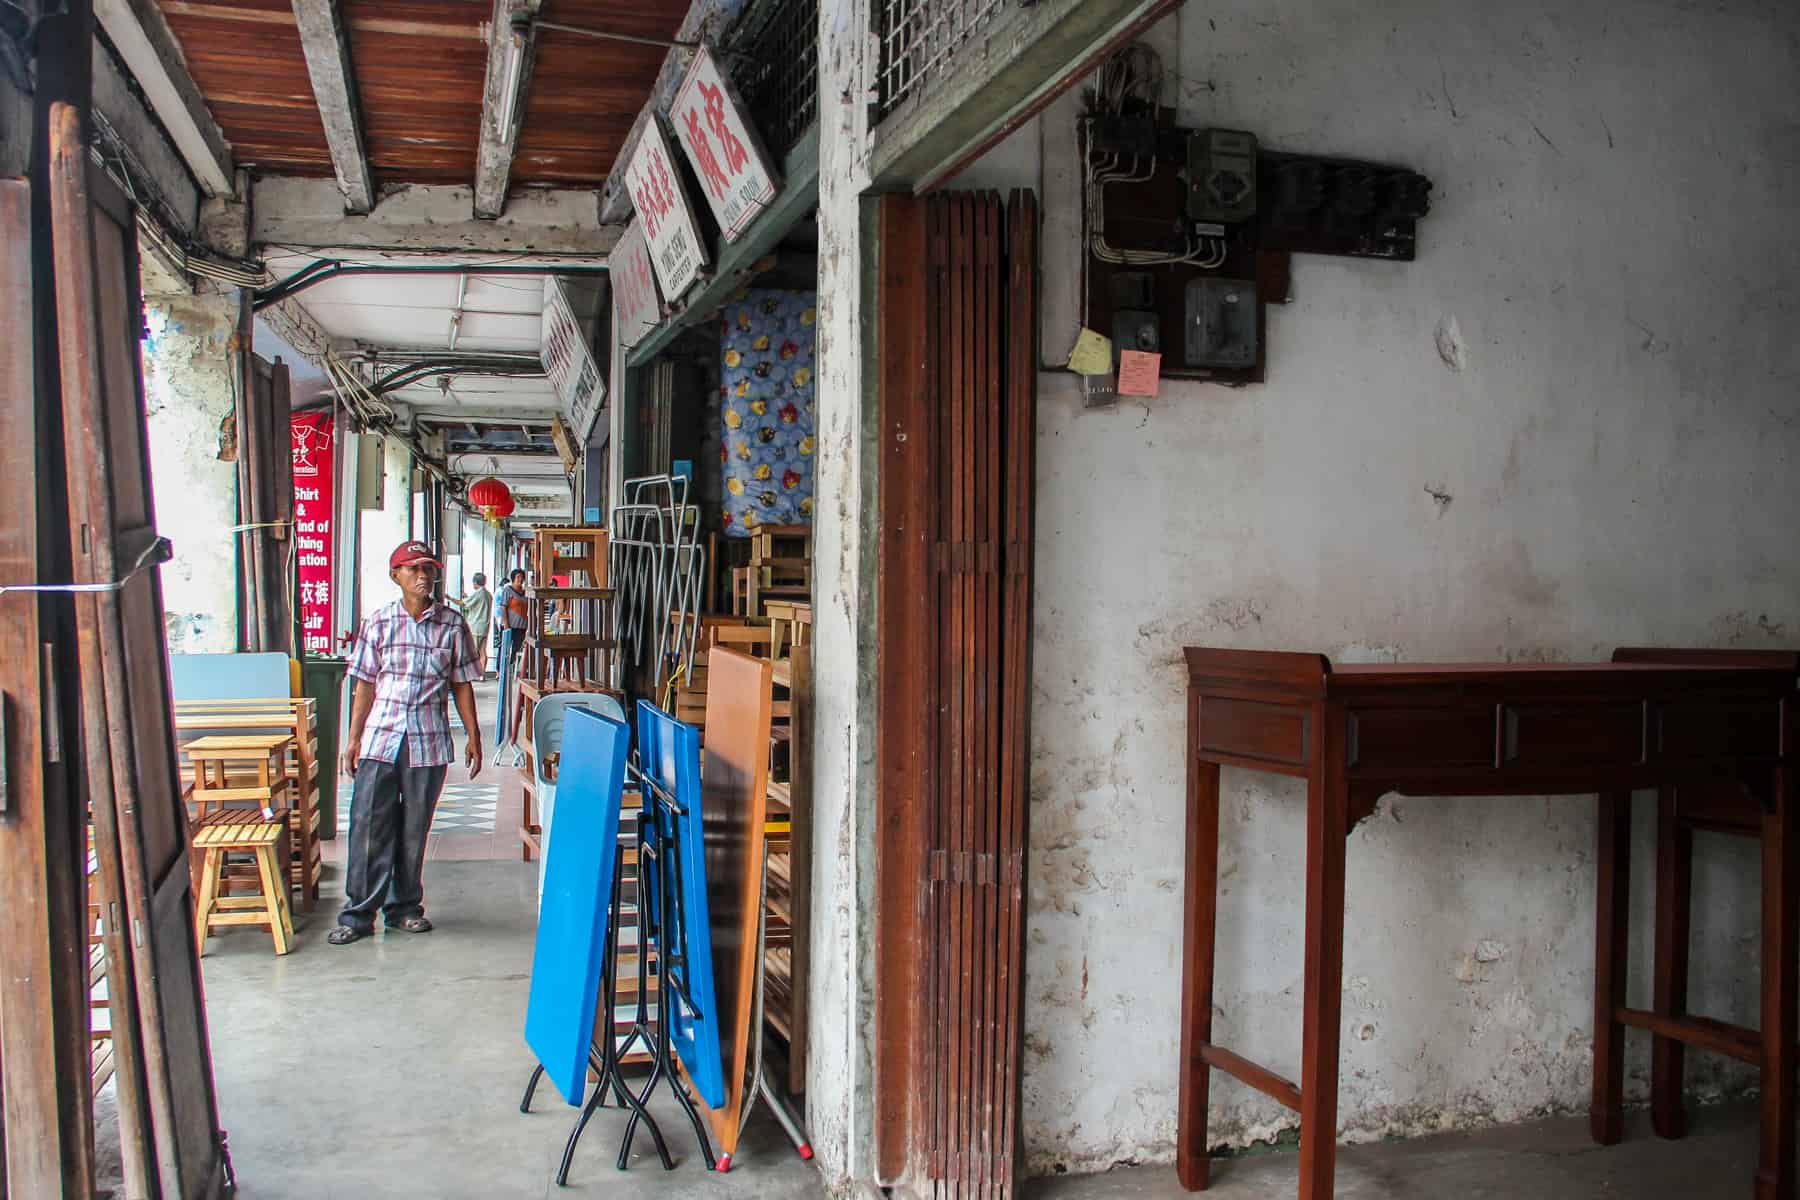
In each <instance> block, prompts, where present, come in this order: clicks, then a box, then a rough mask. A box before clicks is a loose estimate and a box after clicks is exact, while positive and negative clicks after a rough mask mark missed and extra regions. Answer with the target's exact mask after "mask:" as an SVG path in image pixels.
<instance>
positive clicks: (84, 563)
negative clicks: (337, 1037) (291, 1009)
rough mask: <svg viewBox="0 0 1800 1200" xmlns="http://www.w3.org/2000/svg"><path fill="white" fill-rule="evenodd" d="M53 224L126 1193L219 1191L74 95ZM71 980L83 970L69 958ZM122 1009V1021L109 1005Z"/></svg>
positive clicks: (154, 597) (126, 372) (155, 647)
mask: <svg viewBox="0 0 1800 1200" xmlns="http://www.w3.org/2000/svg"><path fill="white" fill-rule="evenodd" d="M50 134H51V177H50V188H51V229H52V236H53V253H54V256H55V263H56V320H57V340H58V343H59V350H60V358H61V368H62V398H63V412H62V416H63V426H64V429H65V431H66V437H65V439H64V441H65V449H66V455H67V467H68V486H69V523H70V535H69V536H70V540H71V545H72V551H73V558H74V576H75V579H74V582H75V584H76V586H77V588H86V589H90V590H86V591H81V592H79V593H78V594H77V596H76V628H77V635H78V641H79V645H80V658H81V680H80V684H81V702H82V703H81V716H82V725H83V740H84V743H85V747H84V748H75V747H71V748H70V749H71V752H79V753H83V754H84V755H85V760H84V761H85V766H86V774H87V785H88V800H89V803H90V804H91V806H92V809H93V817H94V841H95V849H96V852H97V855H98V858H99V860H100V876H101V881H102V882H101V895H102V897H103V898H104V899H106V900H107V901H108V903H107V906H106V907H107V910H108V911H107V912H105V913H104V914H103V916H104V925H105V930H106V934H107V941H106V946H107V952H108V956H109V958H110V960H111V961H110V976H109V978H110V979H111V981H112V986H113V987H114V988H115V989H118V990H119V991H120V992H123V993H125V994H124V995H122V996H120V997H119V1000H120V1001H122V1002H123V1003H122V1005H121V1004H115V1006H114V1024H113V1028H114V1037H115V1049H116V1050H117V1051H118V1059H119V1061H118V1073H117V1075H116V1076H115V1078H116V1079H117V1080H118V1081H119V1094H120V1117H121V1126H122V1130H123V1140H124V1142H125V1166H126V1170H127V1172H128V1174H132V1175H134V1176H135V1178H132V1179H128V1180H127V1191H128V1192H129V1193H131V1194H141V1195H143V1196H145V1197H147V1198H149V1200H158V1198H160V1200H200V1198H204V1197H213V1196H218V1195H220V1194H221V1192H222V1190H223V1186H224V1182H225V1174H226V1170H227V1167H226V1163H225V1157H224V1147H223V1142H222V1139H221V1137H220V1134H219V1127H218V1116H217V1107H216V1104H215V1102H214V1095H213V1079H212V1053H211V1049H210V1046H209V1043H208V1040H207V1031H206V1014H205V1007H204V1003H203V1000H202V996H201V989H200V965H199V959H198V957H197V956H196V954H195V945H194V923H193V899H192V896H191V893H190V885H189V877H188V863H187V858H188V834H187V812H186V807H185V805H184V804H183V802H182V799H181V791H180V788H179V786H178V782H177V773H176V761H175V737H174V730H173V727H172V724H171V722H172V719H173V718H172V715H171V704H170V693H169V679H168V653H167V649H166V646H165V644H164V626H163V604H162V587H161V584H160V582H159V580H158V577H157V573H156V571H155V570H154V567H155V565H156V564H157V563H158V562H161V561H163V560H164V559H166V558H167V556H168V544H167V543H166V542H165V541H164V540H163V539H162V538H160V537H158V536H157V533H156V528H155V514H154V513H153V511H152V508H151V502H150V460H149V451H148V445H147V440H146V436H145V427H144V396H143V380H142V377H141V369H140V361H139V357H138V333H139V330H140V329H141V328H142V323H143V317H142V303H141V300H140V298H139V295H138V263H137V251H136V245H137V241H136V239H137V233H136V225H135V222H134V218H133V215H132V212H131V208H130V205H129V204H128V203H127V202H126V200H125V198H124V197H123V196H122V195H121V194H120V193H119V191H118V189H117V188H116V187H114V186H113V185H112V183H111V181H110V180H109V179H107V178H106V177H105V176H104V175H102V174H100V173H99V172H98V171H95V170H92V169H91V168H90V164H89V158H88V153H87V147H86V145H85V144H84V143H83V141H82V137H81V121H80V114H79V112H78V110H76V109H74V108H72V107H69V106H67V105H58V106H56V107H55V109H54V110H53V112H52V119H51V127H50ZM84 978H85V973H84ZM122 1010H123V1012H124V1016H123V1019H121V1015H120V1014H121V1011H122Z"/></svg>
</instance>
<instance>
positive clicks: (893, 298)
mask: <svg viewBox="0 0 1800 1200" xmlns="http://www.w3.org/2000/svg"><path fill="white" fill-rule="evenodd" d="M1037 225H1038V217H1037V203H1036V198H1035V196H1033V194H1032V193H1030V192H1014V193H1013V194H1012V196H1011V198H1010V200H1009V202H1008V203H1007V204H1005V205H1004V206H1003V205H1002V203H1001V200H1000V197H999V196H998V195H996V194H994V193H991V192H988V193H967V194H956V193H952V194H946V195H940V196H934V197H932V198H931V199H930V200H926V201H920V200H916V199H913V198H910V197H884V198H883V201H882V211H881V224H880V255H881V265H880V272H879V281H880V282H879V287H880V303H879V305H878V308H877V311H879V312H880V313H881V320H882V327H881V343H880V355H881V420H880V427H881V429H882V433H883V439H884V441H883V446H882V449H881V489H880V490H881V504H882V539H881V543H880V550H879V554H880V572H879V575H880V582H879V584H878V593H879V596H878V602H879V605H880V626H881V632H880V641H881V666H880V680H881V685H880V686H881V694H880V701H879V704H880V722H879V732H878V742H879V745H878V749H877V757H878V763H879V765H878V773H879V785H878V788H879V796H878V830H877V834H876V839H877V867H876V870H877V884H876V888H877V904H878V913H877V921H876V928H877V935H876V936H877V950H876V955H877V966H876V972H877V974H876V1019H877V1041H876V1076H877V1097H876V1136H877V1158H878V1171H879V1172H880V1175H881V1178H882V1181H883V1182H887V1183H894V1184H896V1185H899V1186H901V1187H902V1188H904V1189H906V1190H908V1191H909V1192H910V1193H911V1194H914V1195H928V1196H934V1197H942V1198H945V1200H950V1198H958V1197H964V1196H977V1195H979V1196H982V1197H990V1196H991V1197H1002V1198H1004V1197H1008V1196H1011V1195H1012V1194H1013V1188H1014V1185H1015V1182H1016V1179H1017V1171H1018V1162H1017V1153H1016V1147H1017V1143H1018V1095H1019V1073H1018V1066H1019V1052H1020V1044H1021V1037H1020V1012H1021V1003H1020V999H1021V995H1022V985H1023V963H1024V936H1023V935H1024V920H1025V916H1024V880H1025V868H1024V852H1025V840H1026V839H1025V828H1026V809H1027V799H1028V797H1027V776H1028V771H1027V766H1028V760H1027V745H1028V743H1027V730H1026V721H1027V716H1028V705H1029V699H1030V687H1029V669H1030V597H1031V513H1032V488H1033V486H1034V477H1033V465H1032V464H1033V438H1034V436H1035V429H1034V426H1035V410H1036V379H1037V375H1036V358H1035V346H1036V341H1037V335H1036V311H1037ZM921 264H923V265H924V267H925V269H924V270H923V271H920V269H919V267H920V265H921Z"/></svg>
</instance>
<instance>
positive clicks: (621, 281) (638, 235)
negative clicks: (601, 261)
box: [606, 221, 662, 346]
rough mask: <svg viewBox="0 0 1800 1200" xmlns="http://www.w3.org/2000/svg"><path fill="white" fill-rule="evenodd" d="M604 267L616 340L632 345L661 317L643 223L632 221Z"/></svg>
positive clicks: (639, 340)
mask: <svg viewBox="0 0 1800 1200" xmlns="http://www.w3.org/2000/svg"><path fill="white" fill-rule="evenodd" d="M606 267H607V274H608V275H609V276H610V277H611V279H612V293H613V311H614V312H616V313H617V314H618V319H619V342H620V344H621V345H625V346H635V345H637V344H638V343H639V342H641V341H643V340H644V335H645V334H646V333H649V332H650V331H651V330H652V329H654V328H656V322H657V321H658V320H659V319H661V317H662V306H661V304H660V303H658V301H657V298H656V279H655V276H654V273H653V272H652V270H651V267H650V247H649V246H647V245H645V244H644V229H643V225H642V223H640V222H638V221H633V222H632V223H631V224H630V225H629V226H628V227H627V228H626V230H625V236H623V237H621V238H620V239H619V243H618V245H616V246H614V247H613V251H612V253H611V254H610V255H608V256H607V260H606Z"/></svg>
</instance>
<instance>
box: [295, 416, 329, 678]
mask: <svg viewBox="0 0 1800 1200" xmlns="http://www.w3.org/2000/svg"><path fill="white" fill-rule="evenodd" d="M293 432H294V551H295V575H296V578H297V580H298V583H299V587H300V640H301V644H302V645H303V646H304V647H305V650H306V653H308V654H330V653H331V586H332V585H331V575H332V565H333V562H334V560H335V558H336V551H335V549H334V546H335V540H334V539H333V537H332V528H331V527H332V519H333V514H334V512H335V511H336V509H335V504H336V496H335V492H334V487H333V480H334V478H335V476H334V473H333V463H334V461H335V457H336V452H337V443H336V441H335V434H334V430H333V423H332V416H331V414H330V413H297V414H295V416H294V418H293Z"/></svg>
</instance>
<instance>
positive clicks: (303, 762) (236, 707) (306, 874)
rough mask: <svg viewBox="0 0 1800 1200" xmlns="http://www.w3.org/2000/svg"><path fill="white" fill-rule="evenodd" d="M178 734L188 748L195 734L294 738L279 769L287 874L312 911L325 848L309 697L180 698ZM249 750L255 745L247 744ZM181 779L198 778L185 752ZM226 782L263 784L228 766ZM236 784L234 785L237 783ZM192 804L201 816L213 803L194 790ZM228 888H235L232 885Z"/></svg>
mask: <svg viewBox="0 0 1800 1200" xmlns="http://www.w3.org/2000/svg"><path fill="white" fill-rule="evenodd" d="M175 733H176V738H177V740H179V741H181V742H182V743H183V748H184V750H185V748H186V746H187V745H188V744H190V743H191V742H192V741H193V740H194V739H195V738H197V737H201V736H206V737H212V738H217V737H230V736H240V737H244V738H256V737H259V736H273V735H280V734H286V735H287V736H288V737H289V739H290V741H289V742H288V744H287V745H286V747H285V749H284V756H283V758H282V761H281V764H280V766H281V772H282V775H283V776H284V778H285V779H286V781H287V796H288V798H289V802H288V803H286V804H283V805H281V806H280V807H283V808H285V809H286V810H287V819H288V832H289V837H288V842H289V844H290V845H291V847H292V857H291V860H290V861H289V862H288V864H287V878H288V882H289V885H290V886H291V888H292V889H293V892H294V895H295V898H296V900H297V901H298V902H299V903H300V905H301V907H302V908H303V909H304V910H305V911H307V912H311V911H312V908H313V905H314V904H316V903H317V902H318V899H319V880H320V877H321V876H322V875H323V873H324V853H323V850H322V848H321V847H320V844H319V734H318V716H317V712H316V704H315V702H314V701H313V700H311V699H309V698H306V697H299V696H295V697H286V696H283V697H272V698H269V699H258V700H177V701H176V702H175ZM245 748H246V749H251V747H249V746H248V745H246V747H245ZM183 757H184V761H183V763H182V783H183V786H184V787H186V786H188V785H192V784H195V783H196V782H197V773H196V770H195V765H194V762H193V761H192V758H191V756H188V755H185V754H184V756H183ZM224 782H225V785H226V787H227V788H228V790H237V788H239V787H245V786H248V787H256V786H260V780H251V779H246V778H244V777H243V776H242V774H234V773H233V772H232V771H230V770H227V771H226V773H225V776H224ZM233 785H236V787H234V786H233ZM253 798H254V797H250V796H240V797H236V798H235V799H234V798H232V797H230V796H226V797H222V798H221V799H222V802H223V803H225V804H232V803H243V802H247V801H249V800H251V799H253ZM189 803H190V807H191V808H198V809H201V810H202V811H199V812H195V813H194V814H193V815H194V816H195V817H196V818H197V817H199V816H201V815H204V810H206V809H209V808H210V807H211V804H210V802H209V801H207V800H206V799H205V798H204V797H203V796H195V795H194V794H192V793H190V800H189ZM227 890H232V888H231V887H228V888H227Z"/></svg>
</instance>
